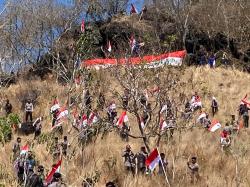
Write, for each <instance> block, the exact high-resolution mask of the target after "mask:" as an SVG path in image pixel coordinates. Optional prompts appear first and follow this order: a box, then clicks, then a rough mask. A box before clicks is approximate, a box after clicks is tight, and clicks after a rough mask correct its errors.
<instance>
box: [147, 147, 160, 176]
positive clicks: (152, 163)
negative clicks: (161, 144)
mask: <svg viewBox="0 0 250 187" xmlns="http://www.w3.org/2000/svg"><path fill="white" fill-rule="evenodd" d="M160 161H161V157H160V154H159V152H158V149H157V148H155V149H154V150H153V151H152V152H151V153H150V155H149V156H148V158H147V159H146V166H147V167H148V168H149V169H150V170H151V171H153V170H154V169H155V167H156V166H157V165H158V164H159V162H160Z"/></svg>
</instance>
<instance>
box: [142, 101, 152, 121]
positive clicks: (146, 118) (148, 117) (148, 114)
mask: <svg viewBox="0 0 250 187" xmlns="http://www.w3.org/2000/svg"><path fill="white" fill-rule="evenodd" d="M151 114H152V108H151V104H150V103H148V104H147V106H146V108H145V109H144V110H143V114H142V120H143V122H144V123H146V122H147V121H150V120H151Z"/></svg>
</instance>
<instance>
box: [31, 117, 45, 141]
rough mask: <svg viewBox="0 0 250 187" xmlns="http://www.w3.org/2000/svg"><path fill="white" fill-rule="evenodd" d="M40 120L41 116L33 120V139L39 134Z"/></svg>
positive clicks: (40, 128)
mask: <svg viewBox="0 0 250 187" xmlns="http://www.w3.org/2000/svg"><path fill="white" fill-rule="evenodd" d="M42 120H43V117H39V118H37V119H36V120H35V122H34V123H33V126H34V127H35V135H34V140H35V139H36V138H37V137H38V136H40V134H41V130H42Z"/></svg>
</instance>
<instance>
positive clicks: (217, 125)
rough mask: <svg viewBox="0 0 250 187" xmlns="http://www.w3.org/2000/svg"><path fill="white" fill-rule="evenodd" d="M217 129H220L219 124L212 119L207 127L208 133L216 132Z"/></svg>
mask: <svg viewBox="0 0 250 187" xmlns="http://www.w3.org/2000/svg"><path fill="white" fill-rule="evenodd" d="M219 128H221V124H220V122H219V121H218V120H216V119H214V120H213V121H212V123H211V126H210V127H209V129H208V130H209V131H210V132H215V131H216V130H218V129H219Z"/></svg>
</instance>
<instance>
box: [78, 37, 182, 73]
mask: <svg viewBox="0 0 250 187" xmlns="http://www.w3.org/2000/svg"><path fill="white" fill-rule="evenodd" d="M129 44H130V47H131V48H132V47H133V46H134V47H135V44H136V41H135V39H134V36H133V35H132V36H131V38H130V39H129ZM185 56H186V51H185V50H182V51H174V52H170V53H164V54H160V55H147V56H142V57H132V58H129V59H128V58H121V59H119V60H117V59H115V58H106V59H103V58H97V59H96V58H95V59H89V60H84V61H82V66H84V67H87V68H95V69H97V70H98V69H103V68H108V67H110V66H116V65H117V64H119V65H126V64H127V63H128V62H129V63H130V64H131V65H133V66H136V65H138V66H139V67H143V68H148V69H151V68H158V67H163V66H181V65H182V62H183V59H184V57H185Z"/></svg>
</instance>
